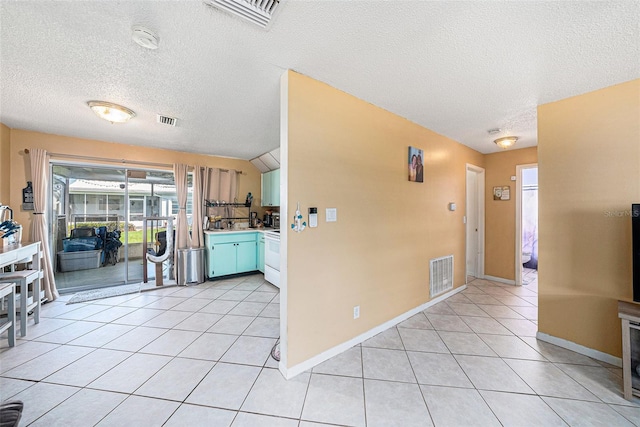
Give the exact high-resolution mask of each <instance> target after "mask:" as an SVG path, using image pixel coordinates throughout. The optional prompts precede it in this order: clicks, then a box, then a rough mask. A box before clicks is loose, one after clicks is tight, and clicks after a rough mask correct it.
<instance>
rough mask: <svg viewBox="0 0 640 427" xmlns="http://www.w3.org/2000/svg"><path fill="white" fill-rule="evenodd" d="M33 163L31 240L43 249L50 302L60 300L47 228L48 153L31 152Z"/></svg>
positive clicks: (45, 290) (45, 281)
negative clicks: (38, 243)
mask: <svg viewBox="0 0 640 427" xmlns="http://www.w3.org/2000/svg"><path fill="white" fill-rule="evenodd" d="M29 159H30V161H31V180H32V181H33V208H34V212H33V221H32V222H31V240H32V241H34V242H40V246H41V248H42V255H43V256H42V270H43V273H44V278H43V280H42V289H44V294H45V297H47V299H48V300H49V301H53V300H55V299H56V298H58V297H59V296H60V295H59V294H58V289H56V279H55V277H54V275H53V267H52V265H51V256H50V254H49V227H48V226H47V215H46V212H45V208H46V206H47V189H48V188H49V162H48V161H47V152H46V151H45V150H42V149H40V148H33V149H30V150H29Z"/></svg>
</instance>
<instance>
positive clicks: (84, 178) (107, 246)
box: [50, 163, 176, 292]
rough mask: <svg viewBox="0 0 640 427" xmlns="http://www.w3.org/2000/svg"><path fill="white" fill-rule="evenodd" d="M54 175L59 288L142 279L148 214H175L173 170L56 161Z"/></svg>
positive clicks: (53, 218)
mask: <svg viewBox="0 0 640 427" xmlns="http://www.w3.org/2000/svg"><path fill="white" fill-rule="evenodd" d="M51 177H52V179H51V182H52V188H51V192H52V193H51V196H52V197H51V202H52V209H51V212H52V215H51V219H50V221H51V224H52V227H51V228H52V236H51V237H52V238H51V246H52V254H53V255H52V256H53V264H54V268H55V275H56V284H57V287H58V290H60V291H61V292H65V291H67V292H68V291H71V290H73V291H78V290H85V289H92V288H99V287H105V286H113V285H120V284H125V283H138V282H141V281H142V278H143V268H144V267H145V265H144V262H145V257H144V254H143V249H142V247H143V244H142V242H143V239H144V238H145V236H142V223H143V219H144V218H145V217H149V216H169V215H171V214H172V209H173V205H174V204H175V202H174V200H175V198H176V196H175V186H174V183H173V173H172V172H169V171H149V170H140V169H123V168H118V167H108V166H97V165H82V164H78V163H53V164H52V165H51ZM158 231H159V230H157V229H156V230H154V232H153V233H147V234H148V235H147V236H146V238H147V242H149V243H148V245H149V248H154V242H155V237H156V236H155V235H152V234H155V233H157V232H158ZM151 270H153V267H151ZM167 274H170V272H167ZM151 276H152V277H153V273H152V274H151Z"/></svg>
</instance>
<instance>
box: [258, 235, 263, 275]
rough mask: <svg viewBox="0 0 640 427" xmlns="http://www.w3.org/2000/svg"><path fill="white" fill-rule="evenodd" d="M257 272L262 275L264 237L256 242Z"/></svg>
mask: <svg viewBox="0 0 640 427" xmlns="http://www.w3.org/2000/svg"><path fill="white" fill-rule="evenodd" d="M258 270H260V271H261V272H263V273H264V237H260V240H259V241H258Z"/></svg>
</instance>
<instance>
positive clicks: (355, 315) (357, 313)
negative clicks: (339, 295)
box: [353, 305, 360, 319]
mask: <svg viewBox="0 0 640 427" xmlns="http://www.w3.org/2000/svg"><path fill="white" fill-rule="evenodd" d="M358 317H360V306H359V305H356V306H355V307H353V318H354V319H357V318H358Z"/></svg>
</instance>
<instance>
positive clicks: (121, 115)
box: [87, 101, 136, 123]
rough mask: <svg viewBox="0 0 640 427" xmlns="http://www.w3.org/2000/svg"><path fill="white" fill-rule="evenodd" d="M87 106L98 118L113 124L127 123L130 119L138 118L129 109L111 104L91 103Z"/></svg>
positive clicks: (102, 102)
mask: <svg viewBox="0 0 640 427" xmlns="http://www.w3.org/2000/svg"><path fill="white" fill-rule="evenodd" d="M87 105H88V106H89V108H91V109H92V110H93V112H94V113H96V115H97V116H98V117H100V118H101V119H105V120H106V121H108V122H111V123H126V122H127V121H128V120H129V119H131V118H133V117H135V116H136V113H134V112H133V111H132V110H130V109H128V108H127V107H123V106H122V105H118V104H113V103H111V102H104V101H89V102H87Z"/></svg>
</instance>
